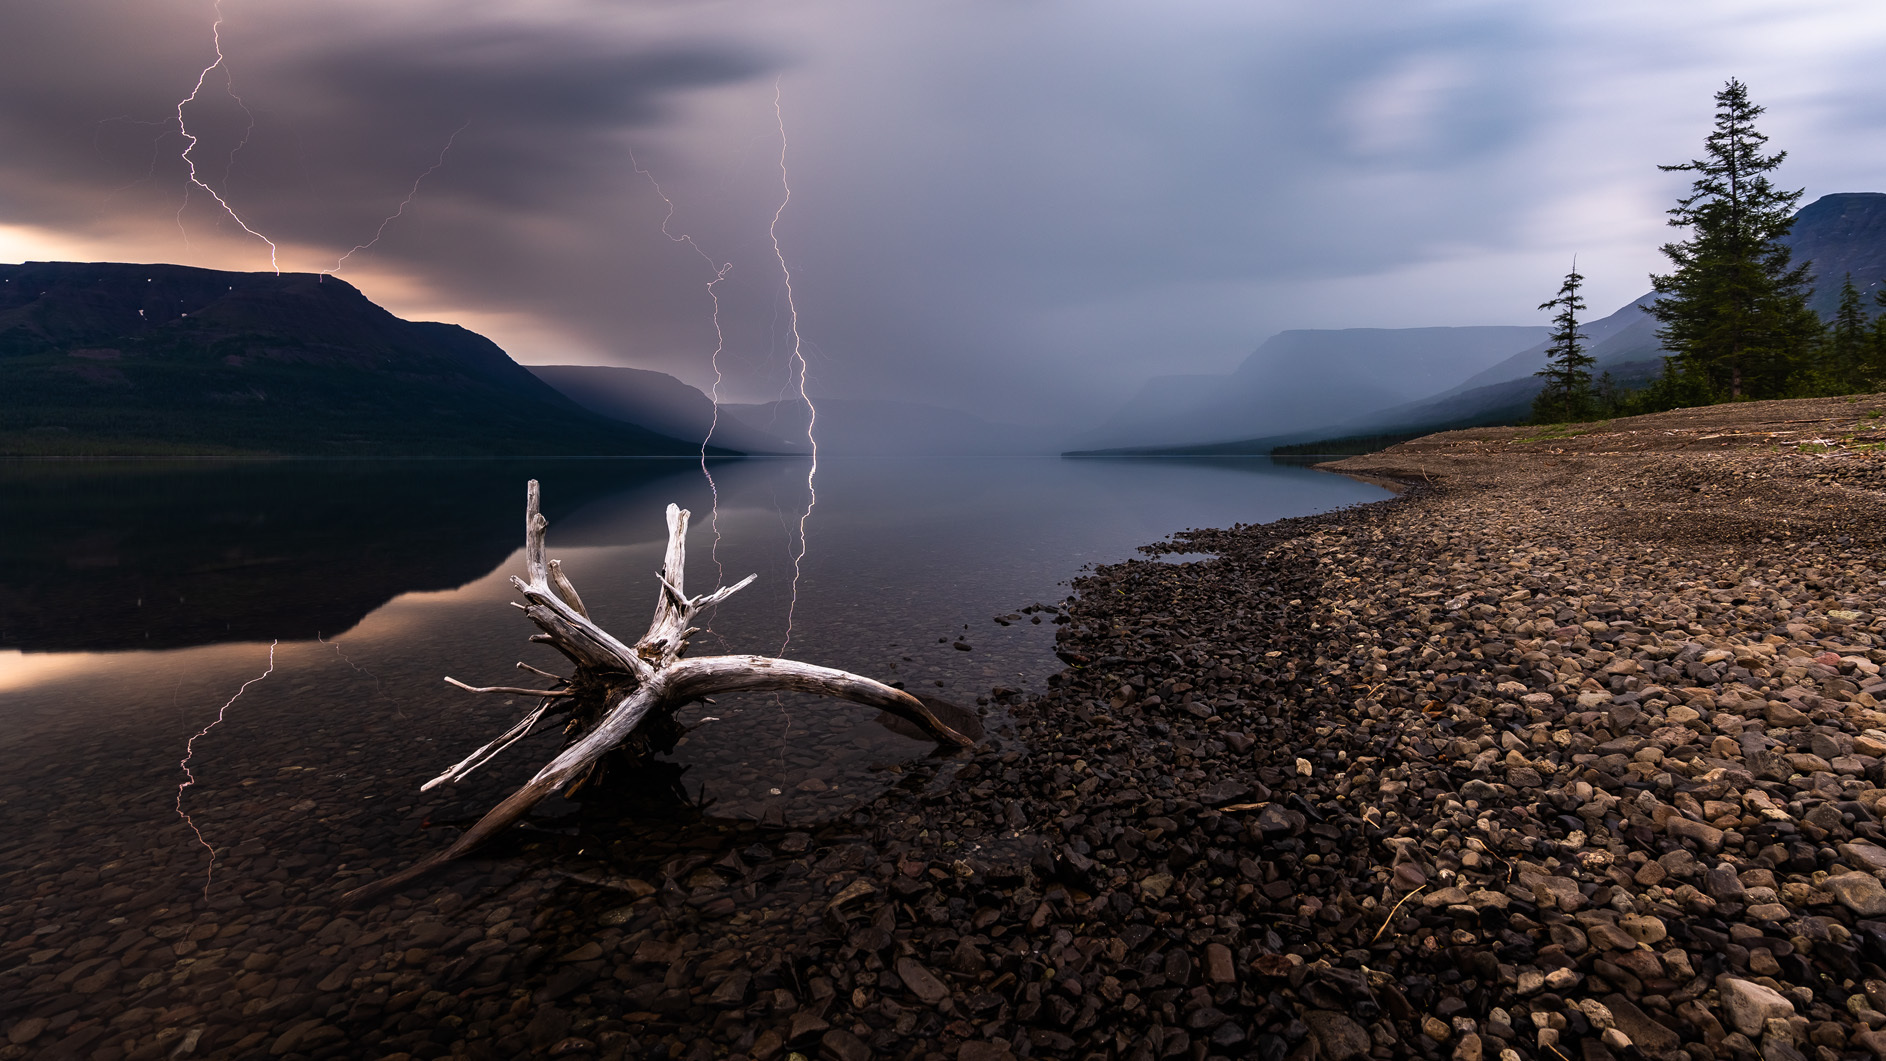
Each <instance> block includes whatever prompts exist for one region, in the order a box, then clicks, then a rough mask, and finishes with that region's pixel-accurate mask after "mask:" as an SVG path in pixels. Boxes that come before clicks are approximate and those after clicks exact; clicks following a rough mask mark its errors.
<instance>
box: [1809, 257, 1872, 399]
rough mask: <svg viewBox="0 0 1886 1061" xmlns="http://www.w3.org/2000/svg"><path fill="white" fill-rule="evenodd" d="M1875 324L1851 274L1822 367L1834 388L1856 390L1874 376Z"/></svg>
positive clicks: (1829, 333) (1843, 286)
mask: <svg viewBox="0 0 1886 1061" xmlns="http://www.w3.org/2000/svg"><path fill="white" fill-rule="evenodd" d="M1871 323H1872V322H1871V321H1869V320H1868V319H1867V313H1866V308H1865V307H1864V306H1863V305H1862V304H1861V302H1860V291H1859V289H1858V288H1856V287H1854V286H1853V274H1852V273H1848V274H1847V278H1846V280H1845V281H1844V282H1842V283H1841V285H1840V308H1839V309H1837V310H1835V311H1834V320H1833V324H1832V326H1831V327H1829V328H1828V329H1827V342H1826V344H1825V351H1826V352H1825V355H1824V360H1823V366H1822V367H1823V371H1824V372H1825V374H1826V376H1827V377H1828V382H1829V383H1831V384H1832V385H1833V387H1832V389H1835V390H1839V391H1852V390H1854V389H1856V388H1860V387H1864V386H1865V385H1866V384H1867V383H1868V382H1869V381H1870V380H1871V379H1872V378H1873V377H1874V375H1875V373H1876V369H1875V367H1874V364H1873V358H1872V353H1873V351H1872V349H1871V347H1872V346H1873V336H1872V335H1870V334H1868V333H1869V332H1870V331H1871V329H1870V328H1869V327H1868V325H1870V324H1871Z"/></svg>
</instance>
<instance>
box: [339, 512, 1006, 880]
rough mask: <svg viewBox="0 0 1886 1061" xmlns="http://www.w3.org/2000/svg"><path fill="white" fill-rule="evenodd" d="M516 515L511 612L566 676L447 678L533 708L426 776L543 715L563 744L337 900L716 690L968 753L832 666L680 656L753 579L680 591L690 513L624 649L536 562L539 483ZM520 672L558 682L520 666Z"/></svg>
mask: <svg viewBox="0 0 1886 1061" xmlns="http://www.w3.org/2000/svg"><path fill="white" fill-rule="evenodd" d="M527 496H528V499H527V501H526V505H525V510H524V574H525V577H524V578H517V577H516V576H513V577H512V578H511V584H512V585H514V586H516V587H517V588H518V591H519V592H520V593H522V594H523V595H524V599H525V600H526V601H527V602H528V603H527V604H522V605H515V606H516V607H520V608H523V609H524V614H525V615H527V616H529V617H530V620H531V622H534V623H536V624H537V626H538V627H539V628H540V629H541V630H542V631H543V633H540V634H534V635H532V637H531V640H532V641H539V642H543V643H545V644H548V645H550V646H551V647H552V648H555V649H556V650H557V651H559V652H561V653H563V655H564V656H566V657H568V659H569V660H570V662H571V663H572V664H574V665H575V668H576V669H575V673H574V674H572V675H571V676H570V677H568V678H558V679H557V681H558V685H559V686H560V688H555V689H525V688H517V687H511V686H486V687H474V686H470V685H466V684H464V683H463V682H459V681H457V680H456V679H452V678H447V679H446V681H448V682H451V683H452V684H454V685H457V686H459V687H460V688H464V689H468V690H470V691H472V692H478V693H510V694H525V695H530V696H537V697H541V698H542V702H541V703H540V704H539V705H538V706H537V707H536V709H535V710H533V711H531V712H530V713H529V714H528V715H526V716H525V717H524V719H523V720H522V721H520V722H518V724H517V725H515V726H512V727H511V728H510V729H509V730H507V731H505V732H504V733H503V734H501V735H500V736H499V737H498V738H497V739H496V740H493V741H492V742H490V743H489V744H486V745H485V746H484V747H482V748H479V749H478V750H477V751H475V752H473V753H472V754H471V755H469V756H467V757H466V758H465V759H464V760H463V761H461V762H459V763H458V764H457V765H455V766H453V767H452V768H451V769H449V770H447V771H445V772H444V773H442V774H440V775H439V776H438V777H435V778H433V779H432V780H431V781H428V782H427V783H426V784H425V785H424V786H423V788H425V789H430V788H433V787H435V786H437V785H440V784H444V783H446V782H450V781H457V780H458V779H460V778H462V777H464V776H465V775H467V774H469V773H471V772H472V771H473V770H476V769H477V768H478V767H480V766H483V765H484V764H485V763H487V762H489V761H491V759H492V758H493V757H495V756H496V755H497V754H498V753H499V752H501V751H503V750H504V749H505V748H507V747H509V746H510V745H512V744H514V743H516V742H517V741H519V740H522V739H523V738H524V737H526V736H528V735H530V734H531V733H532V732H536V731H538V728H537V727H538V724H539V723H540V722H542V721H543V720H544V719H545V718H547V717H557V718H561V717H565V716H567V717H568V718H569V722H568V723H567V726H566V732H568V733H570V734H572V739H571V740H570V742H569V743H568V744H567V745H566V746H565V747H564V749H563V751H562V752H561V753H560V754H558V755H557V757H556V758H554V759H552V760H551V761H550V762H549V763H548V764H547V765H546V766H544V768H543V769H541V770H539V771H538V772H537V776H535V777H533V778H531V779H530V781H529V782H527V783H526V784H525V785H524V787H522V788H520V789H518V790H517V791H516V792H514V793H512V794H511V796H510V797H509V798H507V799H505V800H504V801H503V802H502V803H499V804H498V805H497V806H496V807H493V808H492V809H491V810H490V811H488V812H487V813H486V814H485V816H484V817H483V818H480V819H479V820H478V822H477V823H476V824H474V825H473V826H472V827H471V828H470V829H468V830H466V832H465V833H464V835H462V836H460V837H459V838H458V840H457V841H456V842H455V843H453V844H452V845H451V846H450V847H448V848H446V849H445V850H444V851H441V852H439V853H438V854H436V855H432V856H431V857H429V858H426V859H424V860H422V861H420V862H418V863H416V864H415V865H413V866H411V867H409V868H407V869H404V870H401V871H400V872H398V873H395V874H393V875H392V876H390V877H385V878H383V879H381V880H378V881H375V882H373V883H372V884H368V885H366V886H364V887H360V888H356V889H354V890H353V891H350V892H348V893H347V894H346V895H345V896H343V897H342V901H343V902H346V903H349V904H353V903H359V902H361V901H363V900H366V899H370V898H372V897H373V896H375V895H379V894H381V893H383V892H385V891H387V890H389V889H392V888H396V887H399V886H400V885H403V884H405V883H407V882H409V881H411V880H413V879H415V878H417V877H419V876H421V875H422V874H425V873H427V872H429V871H431V870H433V869H436V868H438V867H439V866H441V865H444V864H445V863H447V862H450V861H451V860H453V859H456V858H459V857H460V856H463V855H465V854H467V853H469V852H471V851H472V850H473V849H475V848H477V847H478V846H479V845H481V844H483V843H485V842H486V841H487V840H490V839H491V838H492V837H493V836H495V835H497V833H499V832H500V831H502V830H503V829H504V828H505V827H506V826H508V825H510V824H512V823H513V822H515V821H517V820H518V819H519V818H521V817H523V816H524V815H525V814H526V813H528V812H529V811H530V809H531V808H532V807H534V806H536V805H537V804H538V802H539V801H541V800H543V799H544V798H545V797H547V796H549V795H550V794H551V793H553V792H558V791H561V792H564V793H566V794H568V793H572V792H574V791H575V790H576V789H577V788H578V787H580V786H581V785H582V784H583V783H584V782H585V781H587V780H588V779H589V778H590V776H591V775H592V773H593V772H594V771H595V770H596V769H597V767H598V764H599V762H600V760H601V759H602V757H603V756H604V755H605V754H607V753H609V752H611V751H614V750H617V749H624V750H627V751H629V752H631V753H635V754H640V755H645V754H648V753H650V752H653V751H666V750H670V749H672V748H673V746H674V740H675V738H676V737H678V736H679V735H680V734H679V730H678V728H677V727H676V726H675V724H674V712H675V711H676V710H677V709H679V708H680V707H682V706H684V705H686V704H687V703H689V702H691V701H695V700H699V699H701V698H702V697H705V696H712V695H714V694H716V693H733V692H764V691H773V690H781V691H786V690H790V691H794V692H807V693H820V694H823V695H825V696H830V697H835V698H837V699H840V700H849V701H852V702H853V703H858V704H866V705H869V706H871V707H877V708H882V709H883V710H885V711H889V712H890V713H892V714H894V715H897V716H899V717H901V718H903V719H906V720H908V721H909V722H911V723H913V724H915V725H916V726H917V727H919V728H921V729H922V730H923V731H924V732H925V733H927V734H929V735H930V736H932V737H934V738H936V740H937V741H938V742H939V743H944V744H953V745H957V746H961V747H967V746H969V745H970V744H971V743H972V742H971V740H970V739H969V738H968V737H965V736H964V735H963V734H961V733H958V732H957V731H956V730H954V729H952V728H950V727H949V726H947V725H945V724H944V723H943V722H942V721H941V720H939V719H938V718H937V717H936V715H935V714H933V713H932V712H931V711H930V709H929V708H927V707H925V706H924V705H923V703H922V702H921V701H919V700H918V699H917V698H916V697H914V696H912V695H910V694H909V693H906V692H904V691H902V690H901V689H893V688H891V687H890V686H888V685H884V684H883V683H881V682H876V681H873V680H871V679H870V678H865V677H860V676H859V675H856V674H850V673H848V672H846V671H841V670H833V669H831V668H830V667H818V666H813V665H812V664H809V663H799V662H796V661H794V660H789V659H778V658H775V657H771V656H703V657H701V658H699V659H683V658H682V655H683V653H685V652H686V651H687V648H688V638H690V637H692V636H693V635H694V634H696V633H698V632H699V631H698V630H697V629H696V628H695V627H694V626H693V625H692V622H693V620H694V617H695V615H696V614H697V613H698V612H700V610H701V609H703V608H706V607H709V606H710V605H714V604H718V603H720V602H721V601H723V600H726V599H727V598H728V597H730V596H732V595H733V594H734V593H735V592H736V591H738V590H740V589H741V588H743V587H745V586H746V585H747V584H748V583H750V582H752V581H753V579H754V578H755V577H757V576H754V575H748V576H747V577H746V578H744V579H742V580H741V581H739V582H738V583H735V584H734V585H732V586H726V587H723V588H721V589H717V590H715V591H714V592H712V593H708V594H704V595H702V596H699V597H689V596H688V595H687V594H686V593H685V592H684V591H683V589H682V574H683V570H682V569H683V567H684V566H685V563H686V555H687V529H688V513H687V510H686V509H682V508H678V507H676V506H674V505H669V506H668V552H667V556H666V559H665V561H664V562H663V564H662V570H661V575H660V581H661V591H660V594H659V598H658V600H657V601H656V604H655V617H654V619H653V620H652V621H651V622H650V623H649V624H648V632H647V633H646V634H643V635H642V638H641V640H639V641H637V642H636V643H635V644H633V645H627V644H624V643H622V642H621V641H619V640H617V639H616V638H615V637H614V636H612V635H611V634H610V633H609V632H608V631H606V630H604V629H603V628H602V627H600V626H598V625H596V624H595V623H594V622H592V621H591V620H590V618H589V611H588V609H586V608H585V607H584V606H583V600H582V598H581V597H579V596H577V593H576V587H575V586H573V585H571V584H570V580H569V578H567V577H566V576H565V575H564V573H563V569H562V567H561V565H560V564H559V563H558V562H557V561H555V560H546V559H545V556H544V530H545V528H546V527H547V526H548V524H547V522H546V521H545V520H544V517H543V516H542V514H540V513H539V512H538V492H537V481H536V480H534V479H533V480H531V482H530V487H529V491H528V495H527ZM518 667H519V668H521V669H524V670H528V671H532V672H534V673H537V674H543V675H545V676H546V677H552V678H555V677H557V676H556V675H553V674H549V673H548V672H546V671H540V670H537V668H535V667H530V666H528V665H526V664H523V663H520V664H518Z"/></svg>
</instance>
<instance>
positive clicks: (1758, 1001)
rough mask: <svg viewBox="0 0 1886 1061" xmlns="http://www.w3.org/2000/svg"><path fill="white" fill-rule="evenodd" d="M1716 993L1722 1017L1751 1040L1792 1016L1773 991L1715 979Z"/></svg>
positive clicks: (1725, 978)
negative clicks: (1719, 999) (1719, 1001)
mask: <svg viewBox="0 0 1886 1061" xmlns="http://www.w3.org/2000/svg"><path fill="white" fill-rule="evenodd" d="M1875 883H1877V882H1875ZM1716 990H1717V991H1718V992H1720V993H1721V995H1722V1015H1723V1016H1725V1017H1727V1018H1729V1023H1730V1024H1731V1025H1733V1026H1734V1027H1735V1030H1736V1031H1739V1032H1741V1033H1742V1034H1743V1035H1747V1036H1750V1037H1751V1038H1752V1037H1754V1036H1758V1035H1760V1034H1761V1033H1762V1031H1763V1030H1764V1029H1765V1028H1766V1026H1767V1024H1768V1022H1769V1021H1770V1020H1773V1019H1775V1018H1781V1019H1783V1020H1786V1019H1787V1018H1789V1017H1792V1016H1794V1003H1792V1002H1790V1001H1788V999H1787V997H1786V996H1784V995H1783V994H1782V993H1781V992H1779V991H1776V990H1775V989H1774V988H1772V987H1764V986H1762V985H1761V984H1756V983H1750V982H1749V981H1747V980H1738V979H1736V978H1735V977H1733V976H1723V977H1719V978H1717V980H1716Z"/></svg>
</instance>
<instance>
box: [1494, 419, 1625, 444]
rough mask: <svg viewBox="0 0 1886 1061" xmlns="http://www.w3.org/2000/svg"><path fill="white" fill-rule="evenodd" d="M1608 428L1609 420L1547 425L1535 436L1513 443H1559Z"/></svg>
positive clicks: (1516, 440)
mask: <svg viewBox="0 0 1886 1061" xmlns="http://www.w3.org/2000/svg"><path fill="white" fill-rule="evenodd" d="M1609 426H1611V421H1609V420H1594V421H1591V422H1590V423H1577V424H1548V425H1546V427H1545V429H1544V430H1543V431H1541V432H1539V433H1538V434H1536V435H1527V436H1525V437H1523V438H1516V439H1514V440H1513V441H1514V442H1560V441H1563V440H1565V439H1568V438H1577V437H1578V436H1580V435H1589V434H1591V433H1592V432H1594V431H1602V430H1604V429H1605V428H1607V427H1609Z"/></svg>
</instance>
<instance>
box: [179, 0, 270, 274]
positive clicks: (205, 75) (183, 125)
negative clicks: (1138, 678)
mask: <svg viewBox="0 0 1886 1061" xmlns="http://www.w3.org/2000/svg"><path fill="white" fill-rule="evenodd" d="M212 6H213V7H214V8H215V10H216V21H214V22H212V23H210V41H211V43H212V44H213V45H214V46H215V49H216V61H215V62H213V63H211V64H210V65H208V66H206V67H204V68H203V70H202V72H201V73H199V74H197V75H196V86H195V87H194V88H192V89H191V90H190V94H189V95H188V96H185V97H184V98H182V99H180V100H178V101H177V132H179V133H181V134H182V135H183V138H184V139H185V140H186V141H188V143H187V144H185V145H184V148H183V154H182V155H181V156H179V157H181V158H182V159H183V164H184V165H185V166H187V167H189V170H190V183H191V184H194V185H196V186H197V187H199V188H201V189H203V190H204V191H206V192H208V193H209V196H210V198H212V199H214V200H216V205H217V206H220V207H222V208H223V213H225V214H228V215H229V219H230V220H231V221H234V222H235V223H236V225H237V227H239V228H241V229H242V230H243V231H244V232H247V233H248V234H249V235H251V236H254V237H255V238H256V239H259V240H261V241H262V242H263V243H266V244H268V261H269V267H270V268H272V269H274V270H275V275H276V276H280V275H281V274H282V267H281V263H280V262H279V261H278V260H277V251H276V247H275V241H274V240H271V239H269V238H268V237H267V236H264V235H263V234H262V233H260V232H257V231H256V230H255V229H253V228H250V227H249V223H248V222H247V221H244V220H243V219H242V216H241V215H240V214H238V213H236V208H235V207H233V206H230V205H229V201H228V200H227V199H224V198H223V197H222V195H221V194H220V193H218V192H217V190H216V189H214V188H212V187H210V186H209V185H208V184H206V183H204V181H203V178H202V177H201V176H200V175H198V173H197V171H196V159H195V158H193V157H191V156H192V155H193V154H194V153H195V151H196V146H197V136H196V134H195V133H192V132H191V131H190V123H189V122H188V121H187V120H185V118H184V116H183V109H184V107H186V106H188V105H190V104H192V103H195V102H196V101H197V97H198V96H200V95H202V93H203V84H204V82H206V81H208V80H209V76H210V74H211V73H212V72H213V71H215V70H217V69H219V68H220V69H221V70H222V71H223V85H224V91H226V92H228V93H229V98H230V99H233V100H235V101H236V106H238V107H241V108H242V113H244V114H246V115H248V116H249V127H248V128H249V130H253V129H254V128H255V115H254V114H253V113H251V112H250V110H249V107H248V105H247V104H245V103H243V102H242V97H241V96H238V95H236V90H235V79H234V78H233V77H231V76H230V73H229V66H228V65H227V64H226V63H225V62H224V59H223V4H222V0H215V3H214V4H213V5H212ZM248 142H249V133H248V131H246V130H245V131H244V132H243V134H242V141H241V142H240V143H238V144H237V145H236V146H235V148H234V149H233V150H231V151H230V152H229V164H230V165H234V164H235V161H236V152H237V151H241V150H242V145H243V144H246V143H248ZM228 176H229V175H228V169H227V167H225V169H224V174H223V178H224V183H225V185H227V183H228ZM189 205H190V189H189V188H187V187H186V188H185V189H184V190H183V205H182V206H179V207H177V231H179V232H182V233H183V238H184V242H185V243H188V242H189V240H190V233H189V232H188V231H187V230H185V229H184V227H183V212H184V210H185V209H186V208H188V207H189Z"/></svg>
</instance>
